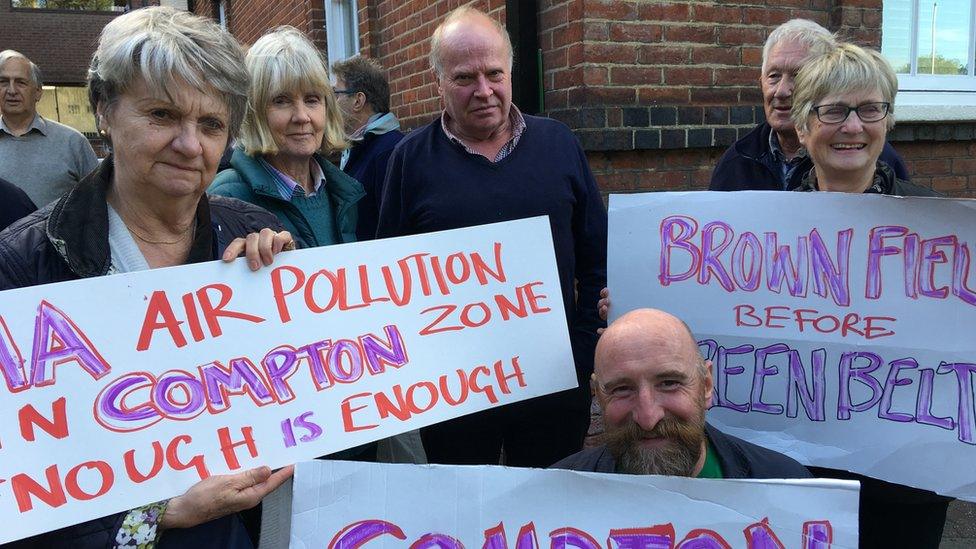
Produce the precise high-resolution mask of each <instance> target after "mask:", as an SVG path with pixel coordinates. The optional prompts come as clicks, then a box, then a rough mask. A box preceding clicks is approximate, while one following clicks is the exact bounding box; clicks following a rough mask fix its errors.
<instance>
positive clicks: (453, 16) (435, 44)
mask: <svg viewBox="0 0 976 549" xmlns="http://www.w3.org/2000/svg"><path fill="white" fill-rule="evenodd" d="M472 4H473V2H469V3H468V4H465V5H463V6H461V7H459V8H456V9H454V10H453V11H452V12H451V13H449V14H447V17H445V18H444V20H443V21H441V24H440V25H437V28H436V29H434V34H433V35H431V37H430V68H432V69H434V73H436V74H437V76H438V78H439V77H441V76H444V65H443V56H444V54H443V52H442V51H441V49H442V47H443V46H442V42H443V40H444V31H445V30H446V29H447V27H448V26H450V25H452V24H453V23H457V22H458V21H461V20H463V19H467V18H469V17H483V18H485V19H487V20H488V21H490V22H491V25H492V26H493V27H494V28H495V30H496V31H497V32H498V34H499V35H501V37H502V40H503V41H504V43H505V49H506V51H507V53H508V69H509V71H511V70H512V61H513V59H514V57H515V52H514V50H513V49H512V39H511V37H510V36H508V31H506V30H505V27H504V26H503V25H502V24H501V23H499V22H498V21H496V20H495V19H493V18H492V17H489V16H488V14H487V13H485V12H483V11H481V10H479V9H478V8H476V7H474V6H473V5H472Z"/></svg>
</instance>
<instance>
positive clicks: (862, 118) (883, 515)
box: [791, 44, 950, 549]
mask: <svg viewBox="0 0 976 549" xmlns="http://www.w3.org/2000/svg"><path fill="white" fill-rule="evenodd" d="M897 90H898V80H897V77H896V76H895V72H894V70H892V68H891V65H889V64H888V61H886V60H885V58H884V57H882V56H881V54H880V53H878V52H876V51H872V50H867V49H864V48H861V47H858V46H856V45H854V44H839V45H838V46H837V47H836V48H833V49H832V50H830V51H829V52H828V53H826V54H825V55H823V56H821V57H818V58H816V59H814V60H812V61H810V62H809V63H807V64H806V65H804V66H803V68H801V69H800V71H799V73H797V75H796V89H795V91H794V92H793V109H792V112H791V115H792V118H793V121H794V123H795V124H796V132H797V135H798V136H799V138H800V143H801V144H802V145H803V146H804V147H805V148H806V151H807V153H808V154H809V155H810V158H811V159H812V160H813V169H811V170H810V171H808V172H807V173H806V175H805V176H804V177H803V179H802V181H801V183H800V186H799V187H798V188H796V189H794V190H796V191H807V192H811V191H833V192H843V193H873V194H886V195H897V196H939V194H938V193H936V192H935V191H933V190H931V189H929V188H927V187H921V186H919V185H915V184H913V183H909V182H908V181H904V180H902V179H899V178H897V177H895V174H894V172H893V171H892V169H891V167H890V166H888V164H886V163H885V162H884V161H883V160H880V159H879V158H880V156H881V150H882V148H883V147H884V144H885V137H886V135H887V133H888V130H890V129H891V128H892V127H893V126H894V124H895V120H894V116H893V113H892V107H893V106H894V104H895V93H896V92H897ZM810 470H811V471H812V472H813V473H814V474H815V475H817V476H821V477H832V478H845V479H852V480H858V481H860V482H861V500H860V512H859V517H858V521H859V532H860V540H861V547H879V548H880V547H913V548H926V547H930V548H933V549H934V548H937V547H938V546H939V543H940V541H941V538H942V529H943V526H944V525H945V516H946V510H947V507H948V505H949V501H950V500H949V498H944V497H942V496H938V495H936V494H935V493H933V492H928V491H925V490H919V489H916V488H910V487H908V486H901V485H898V484H893V483H890V482H884V481H881V480H877V479H873V478H869V477H865V476H862V475H857V474H853V473H849V472H846V471H837V470H834V469H825V468H820V467H811V468H810Z"/></svg>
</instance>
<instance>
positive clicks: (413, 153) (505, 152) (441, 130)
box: [376, 7, 607, 467]
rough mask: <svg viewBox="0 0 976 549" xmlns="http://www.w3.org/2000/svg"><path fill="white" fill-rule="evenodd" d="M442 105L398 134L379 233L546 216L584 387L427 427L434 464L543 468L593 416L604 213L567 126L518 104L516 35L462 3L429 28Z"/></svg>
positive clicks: (575, 441) (578, 437) (569, 448)
mask: <svg viewBox="0 0 976 549" xmlns="http://www.w3.org/2000/svg"><path fill="white" fill-rule="evenodd" d="M430 58H431V65H432V68H433V69H434V71H435V73H436V76H437V82H438V92H439V94H440V96H441V99H442V101H443V103H444V112H443V113H442V115H441V116H440V117H439V118H438V119H436V120H434V121H433V122H432V123H431V124H429V125H427V126H425V127H423V128H420V129H418V130H416V131H414V132H412V133H410V134H409V135H407V137H405V138H404V139H403V141H401V142H400V144H399V145H398V146H397V148H396V149H395V150H394V151H393V156H392V157H391V159H390V167H389V169H388V171H387V177H386V181H385V184H384V185H385V189H384V192H383V199H382V201H381V204H380V218H379V225H378V228H377V232H376V234H377V237H380V238H382V237H390V236H399V235H406V234H417V233H426V232H431V231H440V230H446V229H455V228H458V227H468V226H472V225H480V224H484V223H493V222H498V221H508V220H512V219H519V218H525V217H532V216H538V215H548V216H549V221H550V224H551V228H552V235H553V245H554V247H555V253H556V263H557V267H558V271H559V278H560V283H561V287H562V297H563V302H564V304H565V307H566V318H567V321H568V325H569V330H570V340H571V342H572V344H573V354H574V358H575V362H576V371H577V375H578V377H579V379H580V380H582V381H583V383H581V387H580V388H578V389H575V390H570V391H565V392H562V393H557V394H555V395H550V396H546V397H541V398H536V399H531V400H529V401H525V402H520V403H516V404H512V405H508V406H504V407H502V408H496V409H492V410H488V411H486V412H482V413H478V414H474V415H471V416H465V417H462V418H459V419H456V420H452V421H448V422H444V423H440V424H437V425H435V426H432V427H429V428H426V429H423V430H422V431H421V434H422V436H423V440H424V448H425V449H426V451H427V457H428V459H429V460H430V462H431V463H451V464H498V463H499V460H500V456H501V449H502V447H504V455H505V463H506V464H508V465H515V466H527V467H546V466H548V465H550V464H551V463H553V462H555V461H557V460H559V459H562V458H564V457H566V456H568V455H570V454H572V453H573V452H576V451H578V450H579V449H580V447H581V446H582V442H583V436H584V434H585V433H586V427H587V423H588V421H589V401H590V395H589V389H588V387H587V380H588V379H589V375H590V372H591V371H592V370H593V351H594V348H595V346H596V338H597V336H596V330H597V328H598V327H600V326H601V321H600V319H599V316H598V315H597V311H596V304H597V300H598V299H599V291H600V289H601V288H603V286H604V285H605V282H606V236H607V234H606V231H607V215H606V210H605V209H604V206H603V201H602V199H601V198H600V194H599V191H598V190H597V186H596V182H595V181H594V179H593V174H592V173H591V172H590V169H589V166H588V164H587V161H586V156H585V154H584V153H583V150H582V148H581V147H580V146H579V143H578V142H577V141H576V138H575V137H574V136H573V135H572V133H571V132H570V131H569V129H568V128H566V127H565V126H564V125H562V124H561V123H559V122H556V121H553V120H549V119H546V118H537V117H533V116H527V115H523V114H522V113H520V112H519V110H518V108H517V107H515V106H514V105H512V81H511V69H512V46H511V42H510V41H509V39H508V35H507V33H506V32H505V30H504V28H502V27H501V25H500V24H498V23H497V22H495V21H494V20H492V19H490V18H489V17H488V16H487V15H485V14H484V13H482V12H480V11H478V10H476V9H474V8H471V7H461V8H458V9H457V10H455V11H453V12H451V13H450V14H449V15H448V16H447V18H446V19H445V20H444V22H443V23H441V25H440V26H439V27H438V28H437V29H436V30H435V31H434V35H433V37H432V39H431V55H430Z"/></svg>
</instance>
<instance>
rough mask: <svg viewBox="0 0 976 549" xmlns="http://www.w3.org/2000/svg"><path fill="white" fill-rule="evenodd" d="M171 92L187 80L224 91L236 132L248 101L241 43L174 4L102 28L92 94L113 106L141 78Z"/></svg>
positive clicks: (144, 10)
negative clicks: (174, 7) (178, 82)
mask: <svg viewBox="0 0 976 549" xmlns="http://www.w3.org/2000/svg"><path fill="white" fill-rule="evenodd" d="M140 77H141V78H142V79H143V80H144V81H145V82H146V86H147V87H148V88H149V89H150V90H151V91H153V92H157V93H160V94H161V95H168V92H167V90H170V89H173V88H174V83H175V82H177V81H180V80H182V81H184V82H186V83H187V84H189V85H190V86H193V87H194V88H196V89H198V90H200V91H201V92H204V93H209V92H210V91H211V90H216V91H217V92H219V94H220V96H221V98H222V99H223V101H224V103H225V104H226V105H227V109H228V111H229V113H230V132H231V133H230V135H235V134H236V133H237V129H238V128H239V127H240V124H241V120H242V119H243V118H244V110H245V108H246V106H247V87H248V77H247V70H246V69H245V68H244V51H243V50H242V49H241V46H240V44H238V43H237V40H235V39H234V37H233V36H231V35H230V34H229V33H227V32H226V31H224V30H222V29H221V28H220V26H219V25H217V24H216V23H214V22H213V21H211V20H209V19H206V18H203V17H199V16H197V15H193V14H190V13H187V12H185V11H180V10H176V9H173V8H170V7H150V8H142V9H137V10H133V11H131V12H129V13H127V14H125V15H122V16H120V17H117V18H115V19H113V20H112V21H111V22H110V23H108V24H107V25H105V28H103V29H102V34H101V37H99V39H98V48H97V49H96V50H95V55H94V56H93V57H92V61H91V66H90V67H89V69H88V85H89V99H90V100H91V103H92V109H93V110H95V109H96V108H97V106H98V103H104V104H105V105H107V106H111V104H112V103H114V102H115V100H117V99H118V97H119V95H121V94H122V93H124V92H125V90H126V89H128V87H129V86H131V85H132V84H133V82H135V81H136V80H137V79H138V78H140Z"/></svg>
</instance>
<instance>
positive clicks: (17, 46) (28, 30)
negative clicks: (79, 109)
mask: <svg viewBox="0 0 976 549" xmlns="http://www.w3.org/2000/svg"><path fill="white" fill-rule="evenodd" d="M117 16H118V14H113V13H86V12H73V11H56V10H30V9H16V10H15V9H13V8H12V7H11V1H10V0H0V50H6V49H13V50H17V51H19V52H20V53H22V54H24V55H26V56H27V57H28V58H30V60H31V61H33V62H35V63H37V65H38V66H39V67H40V68H41V71H42V72H43V75H44V80H45V83H48V84H83V83H84V82H85V78H86V77H87V72H88V64H89V62H90V61H91V56H92V53H93V52H94V51H95V46H96V44H97V42H98V35H99V33H101V32H102V27H104V26H105V25H106V23H108V22H109V21H111V20H112V19H113V18H115V17H117Z"/></svg>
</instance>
